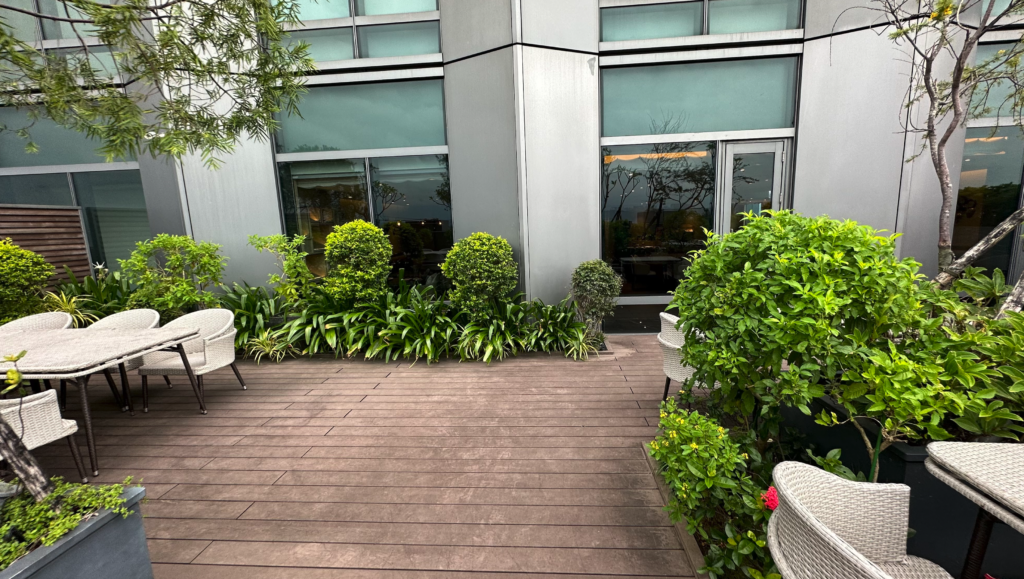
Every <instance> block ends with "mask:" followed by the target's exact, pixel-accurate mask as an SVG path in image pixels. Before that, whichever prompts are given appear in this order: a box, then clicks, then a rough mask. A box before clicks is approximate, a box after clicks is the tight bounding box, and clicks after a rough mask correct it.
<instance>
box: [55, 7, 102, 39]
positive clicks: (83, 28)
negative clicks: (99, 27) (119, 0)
mask: <svg viewBox="0 0 1024 579" xmlns="http://www.w3.org/2000/svg"><path fill="white" fill-rule="evenodd" d="M99 2H100V3H101V4H107V3H108V2H105V1H103V0H99ZM39 12H40V13H42V14H46V15H47V16H57V17H59V18H71V19H81V20H89V19H90V17H89V16H88V15H87V14H85V13H83V12H81V11H79V10H77V9H76V8H74V7H73V6H71V5H70V4H68V3H65V2H59V1H58V0H39ZM39 22H40V24H41V25H42V28H43V39H45V40H63V39H77V38H78V37H79V36H90V35H92V33H93V32H95V31H96V27H95V26H92V25H91V24H76V23H73V22H59V21H56V20H47V19H45V18H40V19H39Z"/></svg>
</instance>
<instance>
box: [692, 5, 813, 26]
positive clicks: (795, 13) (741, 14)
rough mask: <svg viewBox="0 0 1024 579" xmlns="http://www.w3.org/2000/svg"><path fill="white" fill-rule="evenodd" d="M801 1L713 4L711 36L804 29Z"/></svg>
mask: <svg viewBox="0 0 1024 579" xmlns="http://www.w3.org/2000/svg"><path fill="white" fill-rule="evenodd" d="M801 4H802V2H801V1H800V0H711V1H710V2H709V3H708V34H735V33H739V32H766V31H769V30H790V29H793V28H800V5H801Z"/></svg>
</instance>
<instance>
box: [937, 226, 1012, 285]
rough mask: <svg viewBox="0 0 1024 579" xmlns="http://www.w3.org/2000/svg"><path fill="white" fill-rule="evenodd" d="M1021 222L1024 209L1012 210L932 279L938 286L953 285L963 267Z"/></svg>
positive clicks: (965, 267) (972, 261) (1008, 233)
mask: <svg viewBox="0 0 1024 579" xmlns="http://www.w3.org/2000/svg"><path fill="white" fill-rule="evenodd" d="M1021 223H1024V209H1018V210H1017V211H1015V212H1013V213H1012V214H1011V215H1010V216H1009V217H1007V218H1006V221H1003V222H1002V223H1000V224H999V225H998V226H996V228H995V229H993V230H992V231H991V233H989V234H988V235H986V236H985V238H984V239H982V240H981V241H979V242H978V243H977V244H976V245H975V246H974V247H972V248H970V249H969V250H967V252H966V253H964V254H963V255H962V256H960V259H958V260H956V261H954V262H953V263H951V264H950V265H949V267H947V268H946V269H945V270H943V271H942V272H941V273H940V274H939V275H937V276H936V277H935V279H934V280H933V281H934V282H935V283H936V284H938V286H939V287H940V288H942V289H949V286H951V285H953V281H954V280H955V279H956V278H958V277H960V274H962V273H963V272H964V270H965V269H967V268H968V267H969V266H970V265H971V264H972V263H974V262H975V261H976V260H977V259H978V258H979V257H981V256H982V254H984V253H985V252H986V251H988V250H989V249H991V248H992V247H993V246H995V244H997V243H999V242H1000V241H1002V240H1003V239H1004V238H1005V237H1006V236H1007V235H1010V234H1011V233H1013V230H1014V229H1016V228H1017V226H1019V225H1020V224H1021ZM940 246H941V243H940ZM1018 285H1019V284H1018Z"/></svg>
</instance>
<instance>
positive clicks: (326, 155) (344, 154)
mask: <svg viewBox="0 0 1024 579" xmlns="http://www.w3.org/2000/svg"><path fill="white" fill-rule="evenodd" d="M447 154H448V145H437V146H433V147H395V148H392V149H353V150H347V151H314V152H310V153H278V154H277V162H278V163H297V162H302V161H333V160H339V159H345V160H349V159H363V158H366V159H369V158H377V157H415V156H421V155H447Z"/></svg>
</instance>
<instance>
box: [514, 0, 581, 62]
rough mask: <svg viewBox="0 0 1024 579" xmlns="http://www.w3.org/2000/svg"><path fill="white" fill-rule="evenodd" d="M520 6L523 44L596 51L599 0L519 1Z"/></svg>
mask: <svg viewBox="0 0 1024 579" xmlns="http://www.w3.org/2000/svg"><path fill="white" fill-rule="evenodd" d="M521 5H522V17H523V20H522V22H523V42H524V43H526V44H534V45H537V46H551V47H555V48H565V49H569V50H582V51H585V52H597V47H598V43H599V41H600V39H601V38H600V37H601V32H600V29H601V24H600V18H601V16H600V9H599V8H598V0H555V1H553V0H521Z"/></svg>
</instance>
